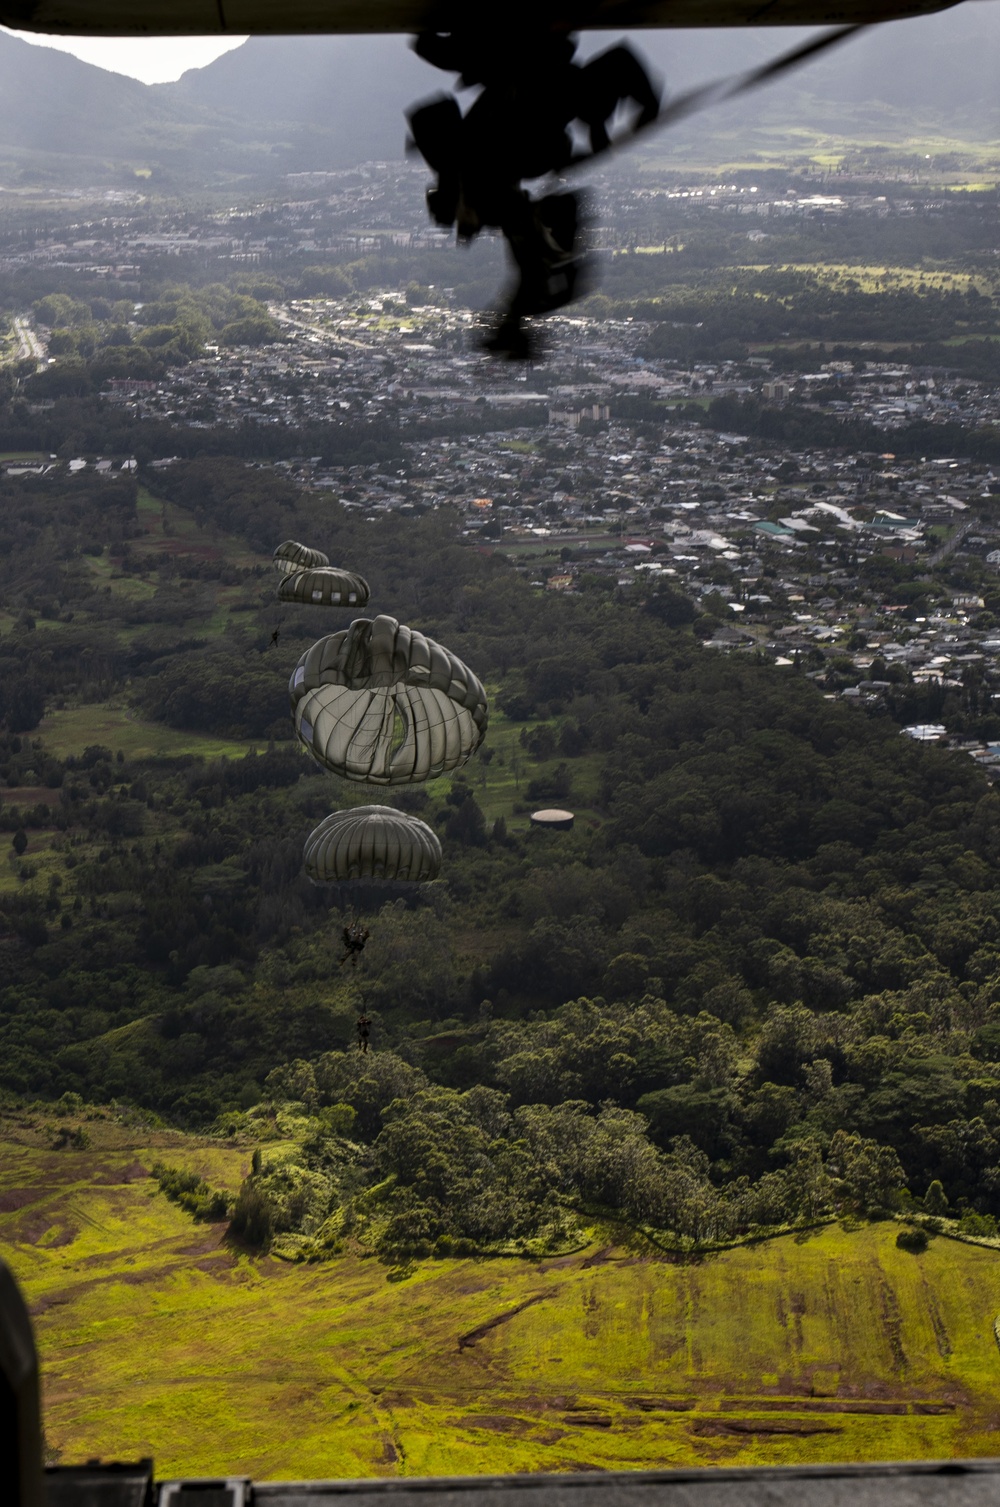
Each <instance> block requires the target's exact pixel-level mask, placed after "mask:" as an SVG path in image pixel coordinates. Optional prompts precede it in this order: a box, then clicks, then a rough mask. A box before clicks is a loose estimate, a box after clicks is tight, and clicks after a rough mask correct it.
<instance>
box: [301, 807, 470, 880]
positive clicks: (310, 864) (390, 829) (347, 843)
mask: <svg viewBox="0 0 1000 1507" xmlns="http://www.w3.org/2000/svg"><path fill="white" fill-rule="evenodd" d="M303 853H304V857H305V867H306V873H307V874H308V876H309V878H310V879H311V880H312V882H313V884H350V885H352V886H353V885H357V884H362V885H363V884H377V885H392V886H396V885H411V884H426V883H428V882H429V881H430V880H432V879H436V878H437V876H438V874H439V872H440V869H441V843H440V841H439V840H438V836H437V833H436V832H434V831H433V830H432V829H431V828H430V827H429V826H428V825H427V823H426V822H422V821H421V820H420V818H419V817H416V816H408V815H407V813H406V812H405V811H396V810H395V809H394V808H393V807H392V806H355V807H354V808H353V809H352V810H347V811H334V812H333V814H332V815H331V816H326V817H324V818H323V820H322V821H321V822H320V824H319V826H318V827H315V828H314V829H313V831H312V832H310V834H309V836H308V837H307V838H306V843H305V848H304V849H303Z"/></svg>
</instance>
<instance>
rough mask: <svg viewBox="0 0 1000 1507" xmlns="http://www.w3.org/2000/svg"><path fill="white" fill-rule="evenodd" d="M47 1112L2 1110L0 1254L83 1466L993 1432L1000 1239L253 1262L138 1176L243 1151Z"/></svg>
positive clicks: (321, 1469)
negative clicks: (911, 1246)
mask: <svg viewBox="0 0 1000 1507" xmlns="http://www.w3.org/2000/svg"><path fill="white" fill-rule="evenodd" d="M84 1124H85V1128H86V1129H87V1130H88V1131H89V1133H90V1134H91V1136H92V1139H93V1145H92V1147H91V1149H89V1150H84V1151H72V1150H62V1151H54V1150H51V1149H49V1148H50V1147H51V1145H52V1140H53V1132H54V1129H55V1114H54V1111H53V1112H52V1114H51V1115H49V1116H48V1117H46V1116H45V1115H44V1114H38V1113H35V1114H32V1115H27V1116H24V1117H22V1118H21V1120H20V1122H15V1121H13V1120H8V1121H6V1122H5V1124H4V1126H3V1127H2V1141H0V1145H2V1155H0V1251H2V1253H3V1255H4V1256H5V1258H6V1259H7V1260H8V1261H9V1262H10V1264H11V1266H12V1267H13V1269H14V1271H15V1273H16V1275H17V1276H18V1278H19V1280H20V1281H21V1283H22V1285H23V1287H24V1290H25V1293H26V1296H27V1298H28V1300H29V1303H30V1304H31V1307H32V1310H33V1312H34V1315H35V1323H36V1330H37V1335H38V1342H39V1346H40V1350H41V1356H42V1363H43V1373H44V1386H45V1420H46V1434H47V1439H48V1444H49V1447H50V1451H51V1452H52V1453H53V1455H54V1456H58V1458H60V1459H62V1460H66V1461H71V1460H79V1459H83V1458H85V1457H87V1456H92V1455H104V1456H117V1457H119V1458H128V1457H134V1456H136V1455H142V1454H151V1455H153V1457H154V1458H155V1460H156V1464H157V1470H158V1472H159V1474H161V1475H170V1474H171V1473H173V1472H185V1473H188V1474H192V1475H197V1474H199V1473H204V1474H217V1473H220V1472H223V1471H226V1472H234V1473H241V1472H244V1473H248V1474H252V1475H254V1476H256V1477H258V1478H260V1479H268V1478H270V1479H280V1478H288V1477H300V1478H301V1477H311V1476H328V1477H329V1476H340V1477H345V1476H357V1475H362V1474H365V1475H367V1474H378V1475H422V1474H429V1473H443V1474H452V1473H466V1472H468V1473H476V1472H484V1471H515V1470H533V1471H537V1470H543V1471H566V1470H581V1469H588V1468H589V1469H593V1468H595V1467H597V1468H603V1467H613V1468H616V1469H631V1468H635V1469H641V1468H653V1467H657V1466H669V1465H691V1464H705V1465H709V1464H713V1465H714V1464H762V1463H793V1462H798V1461H824V1460H849V1459H853V1460H857V1459H889V1458H897V1459H898V1458H920V1457H930V1456H969V1455H982V1454H990V1453H995V1452H996V1430H997V1428H998V1426H1000V1399H998V1395H997V1393H998V1383H1000V1351H998V1348H997V1343H996V1340H995V1339H994V1335H993V1321H994V1318H995V1316H996V1314H997V1312H998V1310H1000V1253H998V1252H995V1251H992V1250H987V1249H981V1248H976V1247H971V1246H968V1245H963V1244H959V1243H957V1242H954V1241H951V1240H945V1239H941V1238H939V1239H937V1240H934V1241H933V1242H932V1244H931V1246H930V1248H929V1249H928V1250H927V1251H926V1253H925V1254H923V1255H921V1256H912V1255H908V1254H906V1253H905V1252H903V1251H900V1250H899V1249H898V1248H897V1247H896V1245H895V1236H896V1232H897V1230H898V1226H897V1225H895V1224H893V1223H892V1222H887V1223H884V1224H875V1225H865V1226H862V1227H860V1228H858V1229H856V1230H853V1231H848V1230H845V1229H844V1228H841V1227H840V1226H836V1225H833V1226H827V1227H825V1228H823V1229H821V1230H818V1231H816V1232H814V1233H810V1234H804V1235H800V1236H797V1237H792V1236H787V1237H782V1238H780V1239H774V1240H770V1241H766V1242H762V1243H761V1244H759V1245H756V1246H748V1247H743V1248H741V1249H737V1250H732V1251H728V1252H723V1253H721V1254H718V1255H714V1256H711V1257H706V1258H704V1259H702V1260H699V1261H691V1262H686V1263H677V1262H668V1261H666V1260H663V1259H655V1258H653V1257H651V1256H649V1255H646V1254H643V1253H642V1252H641V1251H639V1250H636V1249H626V1248H624V1247H623V1246H619V1245H616V1244H615V1243H614V1238H613V1236H610V1235H609V1236H607V1237H606V1238H605V1239H604V1240H603V1241H598V1242H595V1244H594V1245H592V1246H591V1247H590V1248H589V1249H588V1250H586V1251H584V1252H582V1253H580V1254H577V1255H574V1256H567V1257H563V1258H559V1259H554V1260H548V1261H544V1262H538V1263H533V1262H528V1261H524V1260H508V1261H486V1260H481V1261H476V1260H464V1261H433V1262H426V1263H424V1264H423V1265H422V1266H420V1267H418V1268H417V1269H416V1270H415V1271H414V1272H413V1273H412V1274H411V1275H409V1276H407V1277H406V1278H405V1279H404V1280H389V1278H388V1274H387V1272H386V1270H385V1268H384V1267H382V1266H380V1265H379V1264H378V1263H377V1262H376V1261H375V1260H372V1259H368V1260H361V1259H358V1258H357V1257H356V1256H350V1255H349V1256H345V1257H343V1258H341V1259H340V1260H338V1261H335V1262H333V1263H332V1264H330V1265H320V1266H290V1265H287V1264H284V1263H282V1262H279V1261H276V1260H273V1259H270V1258H268V1259H265V1260H250V1259H248V1258H247V1257H246V1256H243V1255H240V1254H239V1253H237V1252H234V1251H232V1250H230V1249H228V1248H227V1247H226V1245H225V1244H224V1241H223V1235H224V1227H223V1226H208V1225H197V1224H194V1223H192V1222H191V1220H190V1219H189V1218H188V1217H187V1216H186V1215H185V1214H183V1213H181V1212H180V1211H179V1210H178V1209H177V1208H176V1207H175V1206H174V1205H173V1204H170V1203H168V1202H167V1200H166V1199H165V1198H164V1197H163V1195H162V1194H160V1193H159V1192H158V1191H157V1189H156V1185H155V1183H154V1182H153V1181H152V1180H151V1179H150V1178H149V1177H148V1176H146V1171H147V1169H148V1168H149V1166H150V1165H151V1163H152V1162H153V1161H154V1160H156V1159H157V1158H159V1159H162V1160H165V1161H167V1162H170V1163H173V1164H175V1165H184V1166H187V1167H190V1168H192V1169H194V1170H198V1171H200V1172H202V1173H203V1174H204V1175H206V1176H207V1178H208V1180H209V1181H210V1182H212V1183H213V1184H215V1185H220V1184H225V1185H228V1186H229V1187H235V1186H236V1184H237V1183H238V1180H239V1178H240V1176H241V1175H242V1172H243V1170H244V1169H245V1165H246V1162H247V1159H248V1152H247V1151H246V1150H245V1149H240V1148H236V1147H231V1146H227V1145H224V1144H222V1143H218V1142H210V1141H206V1140H195V1139H193V1138H190V1139H189V1138H184V1137H182V1136H180V1135H179V1134H176V1133H173V1132H167V1131H163V1132H153V1131H150V1130H148V1129H142V1128H134V1129H131V1130H130V1129H127V1128H126V1127H124V1126H120V1125H116V1124H112V1123H110V1122H108V1121H106V1120H105V1121H98V1122H96V1123H89V1122H84Z"/></svg>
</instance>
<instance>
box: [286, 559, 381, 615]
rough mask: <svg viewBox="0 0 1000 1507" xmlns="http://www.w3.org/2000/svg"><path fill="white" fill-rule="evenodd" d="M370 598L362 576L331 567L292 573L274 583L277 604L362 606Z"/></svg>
mask: <svg viewBox="0 0 1000 1507" xmlns="http://www.w3.org/2000/svg"><path fill="white" fill-rule="evenodd" d="M370 596H371V591H370V589H369V586H368V582H367V581H366V580H365V578H364V576H359V575H357V574H356V573H355V572H354V571H353V570H337V569H336V568H335V567H334V566H332V565H317V566H314V567H313V568H311V569H308V570H296V571H293V572H292V573H291V574H290V575H283V576H282V578H281V580H280V582H279V583H278V600H279V601H281V602H305V603H306V604H307V605H309V606H314V607H364V606H365V605H366V603H367V601H368V598H369V597H370Z"/></svg>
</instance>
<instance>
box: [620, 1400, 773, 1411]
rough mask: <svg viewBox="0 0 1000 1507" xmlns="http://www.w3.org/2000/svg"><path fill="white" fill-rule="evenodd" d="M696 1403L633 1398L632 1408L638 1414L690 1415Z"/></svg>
mask: <svg viewBox="0 0 1000 1507" xmlns="http://www.w3.org/2000/svg"><path fill="white" fill-rule="evenodd" d="M696 1401H697V1399H696V1398H694V1397H635V1398H633V1399H632V1406H633V1407H636V1408H638V1409H639V1412H640V1413H690V1411H691V1409H692V1408H693V1407H694V1406H695V1403H696ZM745 1405H746V1404H744V1406H745ZM723 1407H725V1403H723Z"/></svg>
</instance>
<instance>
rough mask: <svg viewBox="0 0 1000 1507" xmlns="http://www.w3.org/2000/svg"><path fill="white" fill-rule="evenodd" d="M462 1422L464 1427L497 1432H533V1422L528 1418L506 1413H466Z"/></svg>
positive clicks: (520, 1433) (519, 1433)
mask: <svg viewBox="0 0 1000 1507" xmlns="http://www.w3.org/2000/svg"><path fill="white" fill-rule="evenodd" d="M461 1423H462V1427H463V1428H467V1429H489V1430H490V1431H491V1433H495V1434H516V1435H518V1436H521V1435H524V1434H530V1433H531V1424H530V1423H529V1422H528V1421H527V1420H526V1419H524V1418H511V1417H509V1416H507V1415H506V1414H504V1413H482V1414H480V1413H466V1415H465V1417H464V1418H463V1419H462V1420H461Z"/></svg>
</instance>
